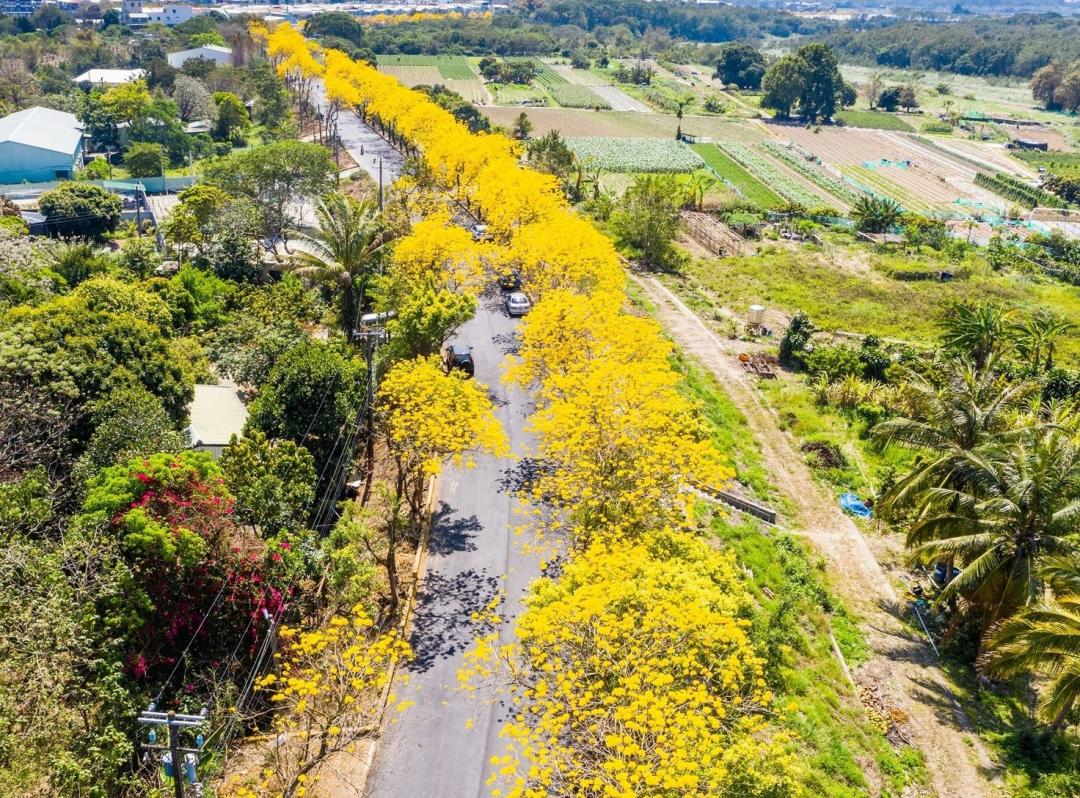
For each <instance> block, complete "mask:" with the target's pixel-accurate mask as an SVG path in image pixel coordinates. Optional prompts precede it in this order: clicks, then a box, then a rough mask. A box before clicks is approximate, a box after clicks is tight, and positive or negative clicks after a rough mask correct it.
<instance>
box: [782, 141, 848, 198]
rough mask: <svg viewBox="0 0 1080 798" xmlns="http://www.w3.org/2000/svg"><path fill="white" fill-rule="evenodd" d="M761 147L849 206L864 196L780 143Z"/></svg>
mask: <svg viewBox="0 0 1080 798" xmlns="http://www.w3.org/2000/svg"><path fill="white" fill-rule="evenodd" d="M761 146H762V147H763V148H764V149H765V150H766V151H767V152H769V154H770V155H773V156H775V157H776V158H778V159H780V160H781V161H783V162H784V163H786V164H787V165H788V166H790V167H791V168H792V169H794V170H795V171H796V172H798V173H799V174H800V175H802V176H803V177H805V178H806V179H807V180H809V181H810V182H811V183H813V184H814V185H815V186H817V187H818V188H822V189H824V190H825V191H827V192H829V193H830V194H832V195H833V196H834V197H837V198H838V199H841V200H843V201H844V202H846V203H847V204H848V205H854V204H855V202H856V200H858V199H859V197H860V196H862V194H861V193H860V192H859V191H857V190H855V189H854V188H853V187H852V186H850V185H848V184H847V183H844V182H843V181H840V180H837V179H836V178H835V177H833V176H832V175H830V174H828V173H826V172H825V170H824V169H821V168H819V167H817V166H816V165H814V164H811V163H810V162H808V161H807V160H806V159H805V158H803V157H802V156H800V155H799V154H798V153H795V152H792V151H791V150H790V149H788V148H787V147H785V146H784V145H782V144H780V143H779V142H776V141H765V142H762V144H761Z"/></svg>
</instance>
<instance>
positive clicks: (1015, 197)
mask: <svg viewBox="0 0 1080 798" xmlns="http://www.w3.org/2000/svg"><path fill="white" fill-rule="evenodd" d="M975 185H977V186H981V187H982V188H985V189H986V190H988V191H992V192H994V193H995V194H997V195H998V196H999V197H1004V198H1005V199H1007V200H1009V201H1010V202H1015V203H1016V204H1017V205H1023V206H1024V207H1025V208H1038V207H1043V208H1067V207H1069V203H1067V202H1065V201H1064V200H1063V199H1061V198H1060V197H1058V196H1056V195H1055V194H1051V193H1050V192H1049V191H1043V190H1042V189H1041V188H1036V187H1035V186H1031V185H1028V184H1027V183H1025V182H1023V181H1022V180H1017V179H1016V178H1015V177H1010V176H1009V175H1004V174H1001V173H998V174H996V175H994V176H993V177H991V176H990V175H987V174H984V173H982V172H979V173H978V174H977V175H975Z"/></svg>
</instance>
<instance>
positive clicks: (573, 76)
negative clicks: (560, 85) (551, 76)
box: [551, 64, 604, 86]
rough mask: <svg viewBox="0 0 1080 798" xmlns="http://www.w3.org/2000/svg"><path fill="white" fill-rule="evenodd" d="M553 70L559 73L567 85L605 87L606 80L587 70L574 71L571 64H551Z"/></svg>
mask: <svg viewBox="0 0 1080 798" xmlns="http://www.w3.org/2000/svg"><path fill="white" fill-rule="evenodd" d="M551 68H552V69H553V70H554V71H555V72H557V73H558V74H559V75H561V76H562V78H563V79H564V80H565V81H566V82H567V83H573V84H575V85H577V86H603V85H604V79H603V78H602V77H600V76H599V75H597V74H595V73H593V72H590V71H589V70H587V69H574V67H572V66H570V65H569V64H551Z"/></svg>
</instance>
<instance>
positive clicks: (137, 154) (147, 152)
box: [124, 141, 165, 177]
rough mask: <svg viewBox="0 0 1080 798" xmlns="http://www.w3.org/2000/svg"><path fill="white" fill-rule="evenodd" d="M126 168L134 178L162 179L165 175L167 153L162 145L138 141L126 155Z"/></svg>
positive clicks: (129, 148)
mask: <svg viewBox="0 0 1080 798" xmlns="http://www.w3.org/2000/svg"><path fill="white" fill-rule="evenodd" d="M124 166H126V167H127V169H128V171H129V172H131V176H132V177H160V176H161V175H162V174H164V173H165V151H164V148H163V147H162V146H161V145H160V144H151V143H149V142H145V141H136V142H135V143H134V144H132V145H131V146H130V147H128V151H127V152H126V153H124Z"/></svg>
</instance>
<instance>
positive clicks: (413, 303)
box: [379, 279, 476, 360]
mask: <svg viewBox="0 0 1080 798" xmlns="http://www.w3.org/2000/svg"><path fill="white" fill-rule="evenodd" d="M403 283H404V281H396V283H395V286H394V288H393V289H392V291H391V293H389V294H388V295H383V296H382V297H381V300H382V301H381V302H380V303H379V306H380V307H384V308H385V309H387V310H389V309H391V308H392V309H394V310H395V312H396V313H397V316H396V317H395V318H394V319H392V320H391V321H389V322H388V323H387V325H386V331H387V333H389V335H390V341H389V342H388V343H387V344H386V346H385V351H386V353H387V357H388V359H390V360H405V359H409V358H413V357H417V356H427V355H435V354H438V352H439V350H440V349H441V348H442V346H443V344H444V343H445V342H446V340H447V339H448V338H449V337H450V336H451V335H452V334H453V332H454V331H455V330H456V329H457V328H458V327H460V326H461V325H462V324H464V323H465V322H466V321H468V320H469V319H471V318H472V317H473V315H474V314H475V313H476V300H475V299H474V298H473V297H472V296H470V295H468V294H459V293H456V292H454V291H451V290H449V289H447V288H445V287H443V286H439V285H435V284H434V282H433V281H432V280H431V279H425V280H424V281H423V282H420V283H409V284H407V285H405V284H403ZM391 297H392V298H391Z"/></svg>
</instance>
